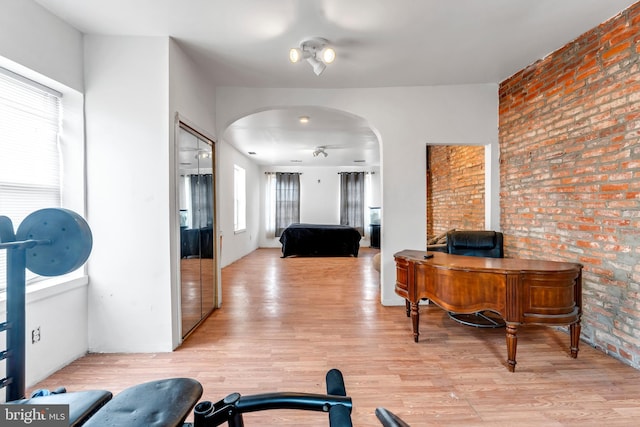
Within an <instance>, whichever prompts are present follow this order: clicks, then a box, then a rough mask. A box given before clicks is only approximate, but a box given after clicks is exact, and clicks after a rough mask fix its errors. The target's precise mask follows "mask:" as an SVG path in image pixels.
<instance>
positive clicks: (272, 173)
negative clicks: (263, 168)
mask: <svg viewBox="0 0 640 427" xmlns="http://www.w3.org/2000/svg"><path fill="white" fill-rule="evenodd" d="M277 173H288V174H291V175H302V172H265V173H264V174H265V175H275V174H277Z"/></svg>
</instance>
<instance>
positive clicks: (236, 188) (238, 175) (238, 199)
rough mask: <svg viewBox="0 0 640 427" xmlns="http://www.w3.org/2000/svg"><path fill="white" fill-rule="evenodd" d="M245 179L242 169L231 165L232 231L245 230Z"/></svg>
mask: <svg viewBox="0 0 640 427" xmlns="http://www.w3.org/2000/svg"><path fill="white" fill-rule="evenodd" d="M246 182H247V178H246V173H245V170H244V169H243V168H241V167H240V166H238V165H233V231H235V232H238V231H244V230H245V229H246V228H247V185H246Z"/></svg>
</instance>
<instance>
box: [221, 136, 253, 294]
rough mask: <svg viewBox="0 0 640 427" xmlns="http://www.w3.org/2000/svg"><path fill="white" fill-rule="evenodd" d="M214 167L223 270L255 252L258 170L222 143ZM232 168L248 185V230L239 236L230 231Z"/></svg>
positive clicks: (231, 220) (244, 157)
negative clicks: (241, 173)
mask: <svg viewBox="0 0 640 427" xmlns="http://www.w3.org/2000/svg"><path fill="white" fill-rule="evenodd" d="M217 164H218V174H217V177H218V189H219V192H218V202H219V203H218V212H219V225H218V226H219V230H220V236H221V237H222V239H221V240H222V243H221V245H220V246H221V251H220V254H219V258H220V262H221V266H222V267H224V266H226V265H229V264H231V263H232V262H233V261H235V260H237V259H239V258H242V257H243V256H245V255H247V254H249V253H250V252H252V251H254V250H256V249H257V248H258V239H259V236H258V234H259V227H260V218H261V215H260V193H261V188H260V187H261V184H260V183H261V182H262V181H261V179H260V174H261V171H260V169H259V167H258V166H257V165H256V164H255V163H253V162H252V161H251V160H249V159H248V158H247V157H246V156H244V155H243V154H241V153H240V152H239V151H238V150H236V149H235V148H233V147H232V146H231V145H230V144H228V143H227V142H226V141H224V139H223V140H222V141H221V142H220V143H219V144H218V157H217ZM233 165H238V166H240V167H241V168H244V170H245V173H246V182H247V194H246V196H247V228H246V230H245V231H242V232H239V233H235V232H234V230H233V215H234V211H233V204H234V201H233ZM223 285H224V284H223Z"/></svg>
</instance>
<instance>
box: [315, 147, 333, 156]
mask: <svg viewBox="0 0 640 427" xmlns="http://www.w3.org/2000/svg"><path fill="white" fill-rule="evenodd" d="M320 155H322V156H324V157H327V156H328V155H329V153H327V152H326V151H324V147H316V151H314V152H313V157H318V156H320Z"/></svg>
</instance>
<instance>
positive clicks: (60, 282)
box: [0, 274, 89, 314]
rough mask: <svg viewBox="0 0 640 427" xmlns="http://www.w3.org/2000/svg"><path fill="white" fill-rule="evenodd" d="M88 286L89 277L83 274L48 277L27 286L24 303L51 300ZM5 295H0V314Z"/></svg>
mask: <svg viewBox="0 0 640 427" xmlns="http://www.w3.org/2000/svg"><path fill="white" fill-rule="evenodd" d="M88 284H89V276H87V275H84V274H67V275H65V276H57V277H50V278H47V279H44V280H39V281H37V282H35V283H32V284H30V285H27V291H26V296H25V297H26V303H27V304H30V303H33V302H36V301H40V300H43V299H47V298H51V297H54V296H56V295H60V294H63V293H66V292H70V291H72V290H74V289H78V288H82V287H84V286H87V285H88ZM6 300H7V293H6V292H2V293H0V313H3V314H4V313H6V304H4V303H5V302H6Z"/></svg>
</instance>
